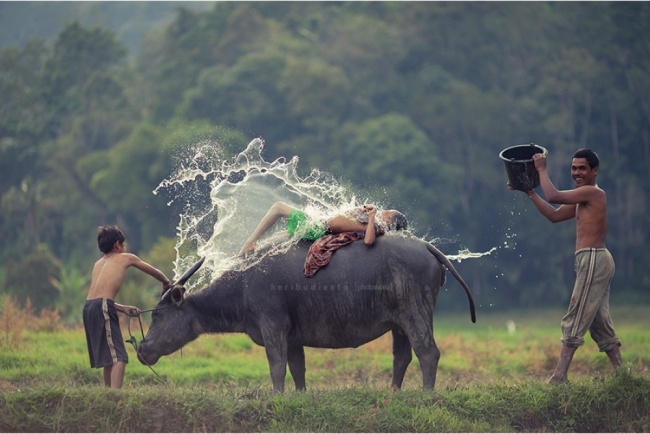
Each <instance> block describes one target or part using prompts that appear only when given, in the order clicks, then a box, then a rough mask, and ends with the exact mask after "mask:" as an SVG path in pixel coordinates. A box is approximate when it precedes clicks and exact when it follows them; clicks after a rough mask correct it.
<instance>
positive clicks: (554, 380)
mask: <svg viewBox="0 0 650 434" xmlns="http://www.w3.org/2000/svg"><path fill="white" fill-rule="evenodd" d="M546 383H547V384H569V379H568V378H566V377H564V378H561V377H556V376H555V375H553V376H551V378H549V379H548V381H547V382H546Z"/></svg>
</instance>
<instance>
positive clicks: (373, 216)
mask: <svg viewBox="0 0 650 434" xmlns="http://www.w3.org/2000/svg"><path fill="white" fill-rule="evenodd" d="M280 218H286V219H287V230H288V231H289V235H291V236H294V235H295V234H298V235H300V236H301V237H302V239H305V240H309V241H314V240H317V239H318V238H320V237H322V236H324V235H327V234H338V233H341V232H364V233H365V234H364V238H363V242H364V243H365V244H367V245H372V244H374V242H375V238H376V237H377V236H378V235H381V234H383V233H384V232H385V231H386V230H401V229H406V227H407V225H408V223H407V220H406V217H405V216H404V214H402V213H401V212H399V211H396V210H386V211H377V207H376V206H375V205H372V204H366V205H363V206H362V207H357V208H354V209H353V210H352V211H350V212H348V213H345V214H342V215H341V214H339V215H335V216H334V217H331V218H330V219H329V220H327V222H325V224H322V225H319V224H313V225H310V226H307V220H308V219H307V215H306V214H305V213H304V212H303V211H300V210H298V209H296V208H294V207H292V206H290V205H287V204H286V203H283V202H276V203H274V204H273V206H272V207H271V209H270V210H269V211H268V212H267V213H266V215H265V216H264V218H262V221H261V222H260V223H259V225H258V226H257V228H256V229H255V231H254V232H253V234H252V235H251V236H250V237H249V238H248V240H246V242H245V243H244V246H243V247H242V249H241V251H240V252H239V254H240V255H243V254H246V253H249V252H252V251H253V250H255V246H256V244H257V240H259V239H260V237H262V235H264V234H265V233H266V231H268V230H269V229H271V227H272V226H273V225H274V224H275V222H276V221H278V219H280Z"/></svg>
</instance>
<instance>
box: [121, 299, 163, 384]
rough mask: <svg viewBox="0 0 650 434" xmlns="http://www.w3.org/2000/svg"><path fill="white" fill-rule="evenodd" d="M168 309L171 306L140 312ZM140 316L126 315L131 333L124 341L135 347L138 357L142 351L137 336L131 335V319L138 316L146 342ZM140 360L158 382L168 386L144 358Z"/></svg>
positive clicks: (128, 329) (146, 310)
mask: <svg viewBox="0 0 650 434" xmlns="http://www.w3.org/2000/svg"><path fill="white" fill-rule="evenodd" d="M168 307H171V305H169V306H162V307H154V308H151V309H145V310H141V311H140V314H142V313H145V312H153V311H155V310H160V309H166V308H168ZM140 314H137V315H133V314H131V313H128V314H126V315H127V316H128V317H129V321H128V322H127V326H126V329H127V331H128V332H129V338H128V339H126V340H125V341H124V342H127V343H129V344H131V345H133V349H134V350H135V353H136V354H137V355H138V356H139V355H140V350H139V348H138V341H137V339H136V338H135V336H133V334H132V333H131V318H133V317H134V316H137V317H138V323H139V324H140V333H142V340H143V341H144V328H143V327H142V319H141V318H140ZM139 359H140V361H142V362H144V365H145V366H146V367H147V368H149V369H151V372H153V373H154V375H155V376H156V378H157V379H158V381H160V382H161V383H162V384H164V385H167V382H166V381H165V380H164V379H163V378H162V377H161V376H160V375H159V374H158V373H157V372H156V370H155V369H154V368H153V366H151V365H150V364H149V363H147V361H146V360H144V359H143V358H142V357H139Z"/></svg>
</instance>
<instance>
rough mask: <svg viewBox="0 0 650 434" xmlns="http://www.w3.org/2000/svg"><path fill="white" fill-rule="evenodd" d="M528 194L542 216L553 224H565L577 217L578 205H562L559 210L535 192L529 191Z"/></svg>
mask: <svg viewBox="0 0 650 434" xmlns="http://www.w3.org/2000/svg"><path fill="white" fill-rule="evenodd" d="M526 194H528V197H530V199H531V200H532V201H533V204H534V205H535V207H536V208H537V210H538V211H539V212H540V214H542V215H543V216H544V217H546V218H547V219H548V220H549V221H550V222H551V223H558V222H563V221H565V220H569V219H572V218H574V217H575V216H576V205H560V207H559V208H555V207H554V206H553V205H551V204H550V203H548V202H546V201H545V200H544V199H542V198H541V197H540V196H539V195H538V194H537V193H535V190H529V191H527V192H526Z"/></svg>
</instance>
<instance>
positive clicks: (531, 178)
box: [499, 143, 548, 191]
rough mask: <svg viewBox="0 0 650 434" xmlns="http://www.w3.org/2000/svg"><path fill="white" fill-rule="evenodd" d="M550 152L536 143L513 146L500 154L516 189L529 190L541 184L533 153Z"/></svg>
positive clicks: (511, 183) (511, 182)
mask: <svg viewBox="0 0 650 434" xmlns="http://www.w3.org/2000/svg"><path fill="white" fill-rule="evenodd" d="M547 153H548V152H547V151H546V148H543V147H541V146H539V145H536V144H534V143H530V144H528V145H517V146H511V147H509V148H506V149H504V150H503V151H501V153H500V154H499V158H501V159H502V160H503V162H504V163H505V165H506V172H507V173H508V180H509V181H510V185H511V186H512V188H513V189H515V190H521V191H528V190H531V189H533V188H535V187H537V186H538V185H539V173H537V169H535V163H533V155H535V154H544V155H546V154H547Z"/></svg>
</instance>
